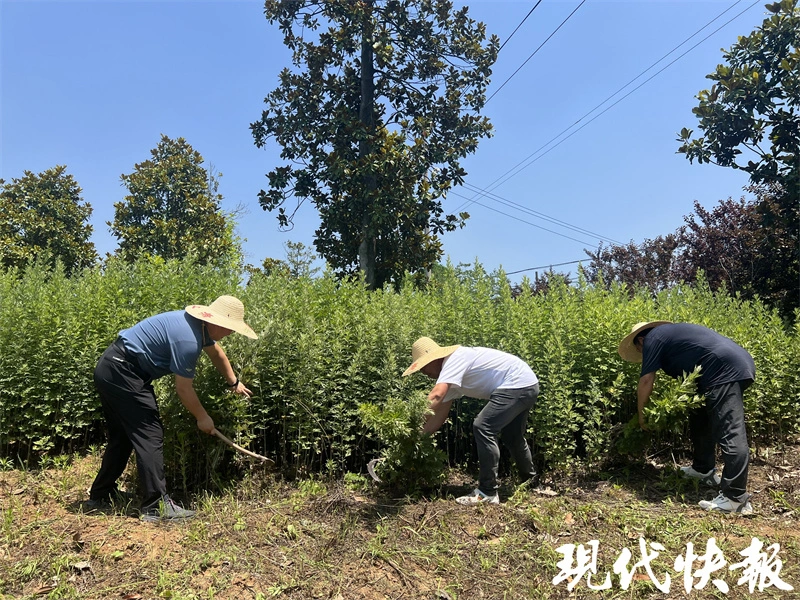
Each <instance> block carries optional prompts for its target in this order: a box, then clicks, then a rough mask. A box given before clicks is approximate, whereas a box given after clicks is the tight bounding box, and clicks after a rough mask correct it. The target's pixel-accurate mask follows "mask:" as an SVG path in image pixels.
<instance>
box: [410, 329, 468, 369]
mask: <svg viewBox="0 0 800 600" xmlns="http://www.w3.org/2000/svg"><path fill="white" fill-rule="evenodd" d="M459 348H461V346H460V345H458V344H456V345H455V346H440V345H439V344H437V343H436V342H434V341H433V340H432V339H431V338H429V337H421V338H419V339H418V340H417V341H416V342H414V345H413V346H411V360H412V361H413V362H412V363H411V366H410V367H408V368H407V369H406V370H405V372H404V373H403V377H405V376H406V375H411V374H412V373H416V372H417V371H419V370H420V369H421V368H422V367H424V366H425V365H427V364H428V363H429V362H433V361H434V360H436V359H438V358H444V357H446V356H450V355H451V354H452V353H453V352H455V351H456V350H458V349H459Z"/></svg>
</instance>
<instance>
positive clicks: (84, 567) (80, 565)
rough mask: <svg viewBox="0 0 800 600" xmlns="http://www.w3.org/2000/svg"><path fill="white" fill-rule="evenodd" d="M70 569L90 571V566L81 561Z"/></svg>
mask: <svg viewBox="0 0 800 600" xmlns="http://www.w3.org/2000/svg"><path fill="white" fill-rule="evenodd" d="M72 568H73V569H75V570H76V571H86V570H87V569H88V570H89V571H91V570H92V565H90V564H89V563H88V562H86V561H85V560H82V561H81V562H77V563H75V564H74V565H72Z"/></svg>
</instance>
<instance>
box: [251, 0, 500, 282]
mask: <svg viewBox="0 0 800 600" xmlns="http://www.w3.org/2000/svg"><path fill="white" fill-rule="evenodd" d="M264 13H265V15H266V17H267V19H268V20H269V22H270V23H277V24H278V26H279V27H280V30H281V32H282V33H283V35H284V43H285V45H286V46H287V47H288V48H289V49H291V51H292V53H293V55H292V56H293V58H292V61H293V63H294V65H295V67H296V68H295V69H289V68H285V69H284V70H283V71H282V72H281V74H280V85H279V86H278V87H277V88H276V89H275V90H273V91H272V92H271V93H270V94H269V95H268V96H267V97H266V99H265V103H266V109H265V110H264V111H263V113H262V116H261V119H260V120H258V121H256V122H255V123H253V124H252V125H251V130H252V133H253V136H254V139H255V143H256V145H257V146H258V147H263V146H265V145H266V143H267V141H268V140H269V139H270V138H274V139H275V141H276V142H277V143H278V144H280V146H281V147H282V152H281V157H282V158H283V159H285V160H286V161H287V164H284V165H283V166H278V167H276V168H275V169H273V170H272V171H271V172H270V173H268V175H267V177H268V180H269V188H268V189H267V190H262V191H261V192H260V194H259V199H260V203H261V205H262V207H263V208H264V209H265V210H268V211H272V210H277V217H278V221H279V223H280V224H281V226H283V227H287V226H290V224H291V221H292V218H293V216H294V215H295V213H296V211H297V209H298V208H299V206H300V205H301V204H302V203H303V202H304V201H305V200H306V199H308V200H310V201H311V202H312V203H313V205H314V206H315V208H316V209H317V210H318V211H319V214H320V218H321V224H320V227H319V229H318V230H317V231H316V236H315V241H314V245H315V247H316V249H317V252H319V254H320V255H321V256H323V257H324V258H325V259H326V260H327V262H328V264H329V265H330V266H331V267H332V268H333V269H334V270H335V271H336V272H337V273H339V274H340V275H347V274H351V273H355V272H357V271H359V270H360V271H361V272H362V273H363V275H364V278H365V281H366V282H367V285H369V286H370V287H371V288H376V287H381V286H382V285H383V284H384V283H385V282H387V281H390V280H395V281H396V280H397V279H399V278H400V277H401V276H402V274H403V273H404V272H405V271H406V270H410V271H414V270H421V269H427V268H429V267H430V266H432V265H433V264H435V263H436V262H437V261H438V259H439V258H440V257H441V254H442V250H441V243H440V241H439V236H440V235H441V234H443V233H444V232H445V231H452V230H453V229H454V228H455V227H456V226H457V225H458V224H459V223H463V220H464V219H466V218H467V217H468V215H467V214H466V213H462V214H460V215H458V216H456V215H445V214H444V210H443V208H442V204H441V199H442V198H443V197H444V195H445V194H446V192H447V190H449V189H450V188H451V187H452V186H453V185H458V184H460V183H461V182H462V181H463V178H464V176H465V175H466V173H465V171H464V169H463V168H462V167H461V165H460V160H461V159H462V158H464V157H465V156H467V155H468V154H470V153H473V152H475V150H476V148H477V144H478V140H479V139H480V138H482V137H486V136H489V135H491V125H490V123H489V121H488V119H487V118H485V117H482V116H480V114H479V111H480V109H481V108H482V106H483V104H484V102H485V91H486V86H487V84H488V82H489V75H490V74H491V66H492V64H493V63H494V61H495V59H496V57H497V51H498V40H497V38H496V36H492V37H491V39H490V40H488V41H487V37H486V29H485V27H484V25H483V23H477V22H475V21H474V20H473V19H471V18H470V17H469V16H468V11H467V9H466V8H462V9H460V10H458V11H454V10H453V5H452V2H450V1H449V0H382V1H380V2H377V1H375V0H358V1H355V2H354V1H351V0H318V1H310V0H267V1H266V2H265V5H264ZM292 200H294V203H292Z"/></svg>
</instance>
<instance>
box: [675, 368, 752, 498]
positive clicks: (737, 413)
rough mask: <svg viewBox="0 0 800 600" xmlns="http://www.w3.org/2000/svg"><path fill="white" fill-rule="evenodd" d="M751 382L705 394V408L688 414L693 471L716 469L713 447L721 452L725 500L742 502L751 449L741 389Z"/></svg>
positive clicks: (735, 384) (728, 385)
mask: <svg viewBox="0 0 800 600" xmlns="http://www.w3.org/2000/svg"><path fill="white" fill-rule="evenodd" d="M751 383H752V381H749V380H748V381H736V382H733V383H726V384H723V385H719V386H716V387H713V388H711V389H710V390H708V391H706V392H705V398H706V405H705V406H704V407H701V408H699V409H696V410H695V411H693V412H692V413H691V414H690V415H689V435H690V437H691V439H692V446H693V449H694V457H693V458H694V460H693V462H692V468H694V470H695V471H698V472H700V473H708V472H709V471H710V470H711V469H713V468H714V467H715V466H716V448H717V445H719V447H720V450H721V451H722V462H723V464H724V467H723V469H722V482H721V484H720V491H721V492H722V493H723V494H725V496H726V497H727V498H730V499H731V500H734V501H736V502H744V501H745V500H747V498H748V497H749V494H748V493H747V472H748V468H749V466H750V446H749V445H748V443H747V430H746V428H745V424H744V402H743V398H742V396H743V393H744V390H745V389H747V387H748V386H749V385H750V384H751Z"/></svg>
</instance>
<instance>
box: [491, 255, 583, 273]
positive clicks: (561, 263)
mask: <svg viewBox="0 0 800 600" xmlns="http://www.w3.org/2000/svg"><path fill="white" fill-rule="evenodd" d="M582 262H586V259H585V258H582V259H579V260H570V261H567V262H560V263H553V264H551V265H542V266H541V267H528V268H527V269H520V270H519V271H510V272H509V273H506V275H516V274H517V273H524V272H525V271H538V270H539V269H552V268H553V267H563V266H564V265H576V264H578V263H582Z"/></svg>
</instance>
